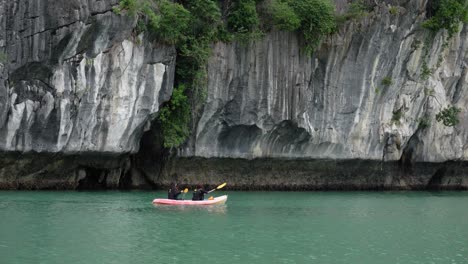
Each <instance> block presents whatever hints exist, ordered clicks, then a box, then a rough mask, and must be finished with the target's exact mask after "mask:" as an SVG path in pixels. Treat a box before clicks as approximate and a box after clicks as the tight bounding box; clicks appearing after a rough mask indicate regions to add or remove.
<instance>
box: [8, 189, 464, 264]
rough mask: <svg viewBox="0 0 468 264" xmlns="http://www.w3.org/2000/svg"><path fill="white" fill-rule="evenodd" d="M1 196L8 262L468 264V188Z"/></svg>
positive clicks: (59, 193)
mask: <svg viewBox="0 0 468 264" xmlns="http://www.w3.org/2000/svg"><path fill="white" fill-rule="evenodd" d="M221 194H228V195H229V199H228V202H227V204H226V206H218V207H211V208H173V207H154V206H153V205H152V204H151V201H152V199H153V198H155V197H163V196H165V194H164V193H162V192H0V263H2V264H9V263H87V264H88V263H372V264H375V263H392V264H393V263H450V264H454V263H468V193H463V192H460V193H457V192H453V193H452V192H447V193H423V192H396V193H371V192H369V193H356V192H354V193H353V192H346V193H333V192H329V193H320V192H298V193H292V192H218V193H217V195H221Z"/></svg>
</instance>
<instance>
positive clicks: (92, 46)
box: [0, 0, 175, 189]
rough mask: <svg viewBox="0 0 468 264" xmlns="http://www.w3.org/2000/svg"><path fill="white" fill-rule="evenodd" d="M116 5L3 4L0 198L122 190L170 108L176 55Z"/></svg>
mask: <svg viewBox="0 0 468 264" xmlns="http://www.w3.org/2000/svg"><path fill="white" fill-rule="evenodd" d="M118 2H119V1H118V0H99V1H88V0H38V1H28V0H14V1H11V0H0V189H2V188H3V189H4V188H13V189H15V188H21V189H35V188H38V189H49V188H52V189H55V188H61V189H64V188H65V189H76V188H124V187H127V186H139V185H145V184H147V183H146V182H145V180H144V179H141V177H140V178H138V179H137V178H135V177H133V181H132V179H130V178H129V177H130V176H129V171H130V160H129V157H128V154H129V153H136V152H137V151H138V149H139V144H140V138H141V137H142V135H143V133H144V131H145V130H146V129H149V127H150V123H151V121H152V120H153V119H154V117H155V116H156V115H157V112H158V110H159V107H160V105H161V104H162V103H164V102H165V101H167V100H169V98H170V96H171V94H172V86H173V81H174V80H173V79H174V71H175V49H174V48H173V47H169V46H163V45H159V44H155V43H153V42H152V41H151V40H149V39H148V38H146V37H145V36H144V35H136V34H135V33H134V31H133V28H134V26H135V23H136V19H135V18H132V17H129V16H126V15H121V16H120V15H116V14H114V13H113V12H112V7H113V6H115V5H117V4H118Z"/></svg>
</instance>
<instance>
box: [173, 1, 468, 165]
mask: <svg viewBox="0 0 468 264" xmlns="http://www.w3.org/2000/svg"><path fill="white" fill-rule="evenodd" d="M378 2H380V4H379V5H378V6H377V7H375V9H374V11H373V12H372V13H371V15H370V16H368V17H366V18H364V19H362V20H361V21H357V22H352V23H347V24H346V25H345V26H344V27H343V28H342V29H341V30H340V32H339V33H338V34H335V35H333V36H330V37H329V38H328V39H327V40H326V42H325V43H324V44H323V45H322V47H321V49H320V50H319V51H317V52H316V53H315V54H314V56H312V57H310V56H307V55H306V54H304V53H303V52H302V51H301V48H300V47H301V39H300V38H298V36H297V35H296V34H293V33H284V32H273V33H269V34H267V35H266V36H265V38H264V39H262V40H260V41H258V42H255V43H252V44H250V45H248V46H246V45H242V44H239V43H233V44H225V43H217V44H216V45H215V46H214V52H213V56H212V58H211V60H210V62H209V64H208V71H209V79H208V99H207V102H206V105H205V108H204V111H203V113H202V117H201V119H200V121H199V123H198V127H197V130H196V139H195V140H192V142H191V143H190V144H189V145H188V147H187V148H185V149H183V150H182V151H181V155H182V156H187V157H190V156H199V157H207V158H210V157H211V158H212V157H223V158H225V157H231V158H248V159H251V158H272V157H273V158H332V159H356V158H357V159H371V160H382V159H384V160H387V161H391V160H399V159H406V160H409V161H411V162H414V161H427V162H443V161H446V160H468V110H467V108H466V105H467V103H468V53H467V50H468V27H467V26H466V25H465V26H464V27H463V29H462V30H461V32H460V33H459V34H457V35H455V36H454V37H453V38H452V39H451V40H450V41H449V42H448V45H447V47H446V48H444V45H443V44H444V39H445V37H446V35H445V34H444V33H442V32H440V33H438V34H437V35H436V36H435V38H434V39H433V40H432V39H430V38H429V36H428V35H429V32H428V31H427V30H424V29H422V28H421V23H422V22H423V21H424V20H425V13H426V1H425V0H415V1H405V3H403V4H401V5H400V6H398V11H399V14H397V15H392V14H390V13H389V5H388V3H392V2H397V1H385V2H387V3H382V2H383V1H378ZM400 2H402V1H400ZM426 39H428V40H429V41H426ZM426 42H427V43H426ZM425 48H427V49H428V55H427V56H424V54H425V52H424V50H425ZM439 58H440V61H439ZM424 60H426V61H427V65H428V66H429V68H433V74H432V75H431V76H430V77H429V78H428V79H427V80H426V79H425V78H424V77H423V76H422V75H421V70H422V67H423V66H422V65H423V61H424ZM438 62H439V64H438ZM387 76H388V77H389V78H391V80H392V84H391V85H389V86H385V85H383V84H382V80H383V79H384V78H385V77H387ZM448 105H455V106H457V107H460V108H462V112H461V113H460V115H459V118H460V120H461V123H460V124H459V125H457V126H456V127H454V128H451V127H445V126H443V125H442V124H441V123H438V122H436V120H435V115H436V114H437V113H438V112H439V111H440V110H441V109H442V108H444V107H446V106H448ZM398 112H400V113H401V116H400V117H399V118H397V114H393V113H398ZM424 117H427V118H428V120H430V122H431V124H430V127H428V128H425V129H422V128H420V127H419V122H420V119H421V118H424Z"/></svg>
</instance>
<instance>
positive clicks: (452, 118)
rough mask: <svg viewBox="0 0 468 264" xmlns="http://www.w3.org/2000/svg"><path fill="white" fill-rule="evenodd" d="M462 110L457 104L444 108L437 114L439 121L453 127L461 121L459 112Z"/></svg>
mask: <svg viewBox="0 0 468 264" xmlns="http://www.w3.org/2000/svg"><path fill="white" fill-rule="evenodd" d="M460 112H461V109H460V108H457V107H455V106H450V107H447V108H444V109H443V110H442V111H440V112H439V113H438V114H437V115H436V120H437V122H442V123H443V124H444V126H449V127H453V126H456V125H457V124H458V123H460V120H459V119H458V114H459V113H460Z"/></svg>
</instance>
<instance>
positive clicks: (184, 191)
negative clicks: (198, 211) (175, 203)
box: [182, 188, 188, 200]
mask: <svg viewBox="0 0 468 264" xmlns="http://www.w3.org/2000/svg"><path fill="white" fill-rule="evenodd" d="M182 192H183V193H184V194H183V195H182V200H183V199H184V198H185V194H186V193H188V188H185V189H184V190H183V191H182Z"/></svg>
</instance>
